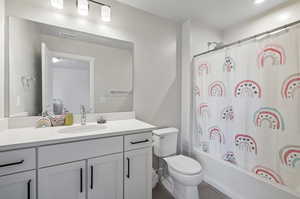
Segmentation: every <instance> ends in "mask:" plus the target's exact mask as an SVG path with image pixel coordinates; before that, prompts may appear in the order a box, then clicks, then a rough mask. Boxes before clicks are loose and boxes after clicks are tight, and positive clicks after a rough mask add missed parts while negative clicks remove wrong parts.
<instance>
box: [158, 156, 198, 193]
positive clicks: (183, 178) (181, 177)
mask: <svg viewBox="0 0 300 199" xmlns="http://www.w3.org/2000/svg"><path fill="white" fill-rule="evenodd" d="M164 160H165V161H166V162H167V165H168V171H169V174H170V177H171V178H172V180H173V182H174V185H173V186H174V187H173V189H174V190H173V194H174V197H175V199H199V192H198V185H199V184H200V183H201V181H202V172H201V171H202V167H201V165H200V163H199V162H197V161H196V160H193V159H192V158H189V157H187V156H183V155H177V156H171V157H167V158H164Z"/></svg>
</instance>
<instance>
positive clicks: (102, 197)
mask: <svg viewBox="0 0 300 199" xmlns="http://www.w3.org/2000/svg"><path fill="white" fill-rule="evenodd" d="M88 198H89V199H108V198H109V199H122V198H123V154H115V155H109V156H104V157H100V158H94V159H90V160H88Z"/></svg>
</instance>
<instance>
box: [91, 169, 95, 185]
mask: <svg viewBox="0 0 300 199" xmlns="http://www.w3.org/2000/svg"><path fill="white" fill-rule="evenodd" d="M91 189H94V167H93V166H91Z"/></svg>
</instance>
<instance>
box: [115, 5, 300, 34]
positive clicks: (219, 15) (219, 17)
mask: <svg viewBox="0 0 300 199" xmlns="http://www.w3.org/2000/svg"><path fill="white" fill-rule="evenodd" d="M118 1H119V2H122V3H124V4H128V5H130V6H133V7H136V8H138V9H142V10H144V11H147V12H150V13H152V14H155V15H158V16H161V17H165V18H169V19H172V20H175V21H184V20H187V19H194V20H198V21H200V22H205V24H208V25H211V26H213V27H215V28H218V29H226V28H228V27H229V26H232V25H234V24H237V23H241V22H243V21H245V20H248V19H250V18H252V17H255V16H257V15H260V14H263V13H265V12H267V11H269V10H270V9H273V8H275V7H277V6H280V5H282V4H284V3H292V2H296V1H298V0H265V1H264V2H263V3H262V4H260V5H255V4H254V3H253V2H254V0H185V1H184V0H151V1H149V0H118Z"/></svg>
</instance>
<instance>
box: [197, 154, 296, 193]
mask: <svg viewBox="0 0 300 199" xmlns="http://www.w3.org/2000/svg"><path fill="white" fill-rule="evenodd" d="M192 155H193V157H194V158H195V159H196V160H198V161H199V162H200V163H201V165H202V167H203V172H204V181H205V182H206V183H208V184H210V185H212V186H214V187H215V188H217V189H218V190H219V191H221V192H223V193H224V194H226V195H227V196H229V197H231V198H232V199H268V198H272V199H300V193H296V192H294V191H292V190H291V189H289V188H288V187H285V186H283V185H279V184H278V185H277V184H271V183H269V182H267V181H264V180H263V179H261V178H259V177H258V176H256V175H254V174H252V173H250V172H247V171H245V170H243V169H241V168H238V167H236V166H235V165H232V164H230V163H228V162H225V161H223V160H221V159H217V158H215V157H212V156H211V155H210V154H208V153H205V152H202V151H200V150H198V149H194V150H193V153H192Z"/></svg>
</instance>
